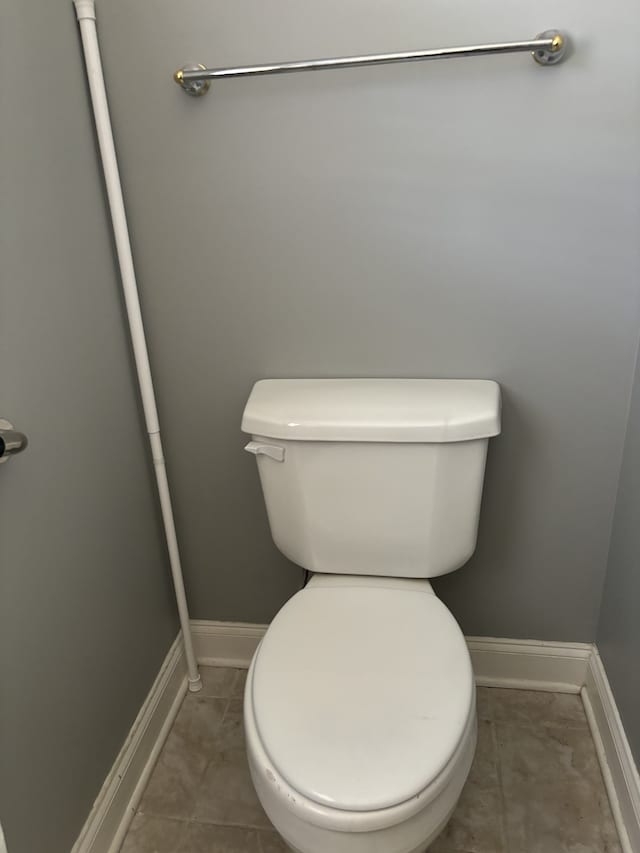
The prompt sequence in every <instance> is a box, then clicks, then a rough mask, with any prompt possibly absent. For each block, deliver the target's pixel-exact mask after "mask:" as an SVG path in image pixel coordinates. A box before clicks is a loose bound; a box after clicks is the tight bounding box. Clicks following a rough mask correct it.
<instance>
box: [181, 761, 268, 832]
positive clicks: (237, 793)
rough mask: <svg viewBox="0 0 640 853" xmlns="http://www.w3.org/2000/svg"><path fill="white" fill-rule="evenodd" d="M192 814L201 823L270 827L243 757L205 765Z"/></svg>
mask: <svg viewBox="0 0 640 853" xmlns="http://www.w3.org/2000/svg"><path fill="white" fill-rule="evenodd" d="M193 817H194V818H195V819H196V820H198V821H202V822H203V823H221V824H234V825H237V826H248V827H257V828H259V829H270V828H271V824H270V822H269V819H268V818H267V816H266V814H265V813H264V811H263V809H262V806H261V805H260V802H259V801H258V797H257V796H256V793H255V791H254V788H253V783H252V781H251V777H250V775H249V768H248V766H247V763H246V759H245V758H244V757H243V759H242V760H234V761H229V762H228V763H217V762H212V763H211V764H210V765H209V766H208V767H207V770H206V772H205V775H204V778H203V779H202V782H201V784H200V789H199V791H198V796H197V798H196V805H195V810H194V813H193Z"/></svg>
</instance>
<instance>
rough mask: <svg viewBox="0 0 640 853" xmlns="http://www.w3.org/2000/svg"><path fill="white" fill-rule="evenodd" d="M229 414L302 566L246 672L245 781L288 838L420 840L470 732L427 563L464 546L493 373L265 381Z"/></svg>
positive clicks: (492, 403)
mask: <svg viewBox="0 0 640 853" xmlns="http://www.w3.org/2000/svg"><path fill="white" fill-rule="evenodd" d="M242 429H243V431H244V432H246V433H249V434H250V435H251V437H252V440H251V442H250V443H249V444H248V445H247V450H249V451H250V452H252V453H254V454H255V455H256V458H257V462H258V470H259V473H260V480H261V482H262V489H263V492H264V498H265V503H266V507H267V513H268V516H269V523H270V526H271V533H272V535H273V539H274V541H275V543H276V545H277V546H278V548H279V549H280V550H281V551H282V553H283V554H285V555H286V556H287V557H289V559H291V560H293V561H294V562H295V563H298V564H299V565H300V566H304V567H305V568H306V569H308V570H309V571H310V572H312V573H313V574H312V576H311V578H310V580H309V582H308V583H307V585H306V586H305V587H304V588H303V589H302V590H301V591H300V592H298V593H296V595H294V596H293V598H292V599H290V600H289V601H288V602H287V604H285V606H284V607H283V608H282V609H281V610H280V612H279V613H278V614H277V616H276V617H275V619H274V620H273V622H272V623H271V625H270V626H269V629H268V630H267V633H266V635H265V637H264V639H263V640H262V642H261V644H260V646H259V648H258V650H257V651H256V654H255V656H254V659H253V662H252V664H251V668H250V670H249V674H248V678H247V687H246V692H245V700H244V714H245V727H246V738H247V753H248V759H249V766H250V770H251V775H252V778H253V782H254V785H255V788H256V791H257V793H258V797H259V798H260V801H261V803H262V805H263V807H264V809H265V811H266V812H267V814H268V816H269V817H270V819H271V821H272V822H273V824H274V826H275V827H276V829H277V830H278V831H279V833H280V834H281V835H282V837H283V838H284V840H285V841H286V843H287V844H288V845H289V846H290V847H291V849H292V850H294V851H298V853H418V851H423V850H426V849H427V847H428V846H429V844H430V843H431V842H432V841H433V839H434V838H435V837H436V836H437V835H438V834H439V833H440V831H441V830H442V828H443V827H444V825H445V823H446V822H447V820H448V818H449V816H450V815H451V812H452V811H453V809H454V807H455V805H456V802H457V800H458V797H459V795H460V792H461V790H462V786H463V785H464V782H465V780H466V778H467V774H468V772H469V768H470V766H471V761H472V758H473V754H474V750H475V744H476V714H475V689H474V680H473V672H472V669H471V661H470V659H469V653H468V651H467V647H466V644H465V641H464V637H463V635H462V632H461V630H460V628H459V627H458V625H457V623H456V621H455V619H454V618H453V616H452V615H451V614H450V613H449V611H448V610H447V608H446V607H445V605H444V604H443V603H442V602H441V601H440V600H439V599H438V598H437V597H436V595H435V594H434V592H433V590H432V588H431V584H430V583H429V581H428V578H431V577H435V576H437V575H441V574H444V573H446V572H451V571H454V570H455V569H457V568H459V567H460V566H461V565H463V563H465V562H466V561H467V560H468V559H469V557H470V556H471V554H472V553H473V551H474V548H475V543H476V532H477V526H478V516H479V511H480V499H481V494H482V483H483V478H484V467H485V459H486V452H487V444H488V439H489V438H490V437H491V436H494V435H497V434H498V433H499V432H500V389H499V386H498V385H497V384H496V383H495V382H489V381H484V380H435V379H433V380H432V379H309V380H304V379H277V380H264V381H261V382H257V383H256V385H255V386H254V388H253V390H252V392H251V396H250V397H249V400H248V402H247V405H246V408H245V412H244V417H243V421H242Z"/></svg>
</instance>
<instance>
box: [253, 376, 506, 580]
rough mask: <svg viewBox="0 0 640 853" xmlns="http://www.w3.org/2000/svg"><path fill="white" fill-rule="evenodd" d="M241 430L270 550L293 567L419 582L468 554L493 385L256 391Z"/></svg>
mask: <svg viewBox="0 0 640 853" xmlns="http://www.w3.org/2000/svg"><path fill="white" fill-rule="evenodd" d="M242 430H243V432H245V433H248V434H250V435H251V436H252V441H251V442H250V443H249V444H248V445H247V448H246V449H247V450H249V451H250V452H252V453H254V454H255V455H256V460H257V463H258V472H259V474H260V481H261V484H262V491H263V493H264V499H265V504H266V508H267V514H268V517H269V524H270V527H271V534H272V536H273V540H274V542H275V544H276V545H277V546H278V548H279V549H280V551H282V553H283V554H284V555H285V556H286V557H288V558H289V559H290V560H293V562H294V563H298V564H299V565H300V566H303V567H304V568H306V569H309V570H310V571H312V572H326V573H335V574H349V575H383V576H386V577H405V578H410V577H411V578H429V577H435V576H437V575H441V574H445V573H446V572H452V571H454V569H457V568H459V567H460V566H461V565H463V564H464V563H465V562H466V561H467V560H468V559H469V557H470V556H471V554H472V553H473V551H474V549H475V544H476V535H477V529H478V519H479V515H480V500H481V496H482V484H483V480H484V469H485V460H486V455H487V444H488V440H489V438H490V437H491V436H494V435H497V434H498V433H499V432H500V388H499V386H498V384H497V383H496V382H491V381H487V380H466V379H446V380H445V379H266V380H262V381H260V382H256V384H255V385H254V387H253V390H252V391H251V395H250V397H249V400H248V401H247V405H246V407H245V411H244V416H243V419H242Z"/></svg>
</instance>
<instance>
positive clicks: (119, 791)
mask: <svg viewBox="0 0 640 853" xmlns="http://www.w3.org/2000/svg"><path fill="white" fill-rule="evenodd" d="M186 691H187V674H186V667H185V662H184V652H183V647H182V635H181V634H178V636H177V637H176V639H175V641H174V643H173V644H172V646H171V648H170V649H169V652H168V654H167V656H166V658H165V659H164V662H163V664H162V667H161V668H160V672H159V673H158V677H157V678H156V680H155V681H154V683H153V686H152V688H151V690H150V691H149V695H148V696H147V698H146V699H145V701H144V704H143V706H142V708H141V709H140V713H139V714H138V716H137V717H136V719H135V722H134V723H133V726H132V727H131V731H130V732H129V735H128V737H127V739H126V741H125V743H124V746H123V747H122V749H121V750H120V754H119V755H118V757H117V758H116V761H115V764H114V765H113V767H112V768H111V771H110V773H109V775H108V776H107V778H106V780H105V783H104V785H103V786H102V788H101V790H100V793H99V794H98V797H97V799H96V801H95V803H94V805H93V808H92V809H91V812H90V814H89V817H88V818H87V821H86V823H85V825H84V827H83V828H82V831H81V832H80V835H79V836H78V839H77V841H76V843H75V844H74V845H73V849H72V851H71V853H117V851H118V850H119V849H120V845H121V844H122V841H123V839H124V836H125V834H126V832H127V829H128V828H129V824H130V823H131V820H132V818H133V815H134V814H135V811H136V808H137V806H138V803H139V801H140V797H141V796H142V792H143V791H144V789H145V786H146V784H147V781H148V779H149V776H150V774H151V771H152V770H153V766H154V764H155V762H156V759H157V757H158V755H159V753H160V750H161V749H162V745H163V743H164V741H165V739H166V737H167V734H168V733H169V729H170V728H171V724H172V723H173V720H174V719H175V716H176V714H177V713H178V710H179V708H180V704H181V703H182V699H183V697H184V695H185V693H186Z"/></svg>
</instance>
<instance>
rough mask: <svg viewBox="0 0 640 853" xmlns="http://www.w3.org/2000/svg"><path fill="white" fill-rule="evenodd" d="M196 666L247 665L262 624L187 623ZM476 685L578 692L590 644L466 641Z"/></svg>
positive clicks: (263, 631) (256, 643)
mask: <svg viewBox="0 0 640 853" xmlns="http://www.w3.org/2000/svg"><path fill="white" fill-rule="evenodd" d="M191 625H192V633H193V644H194V648H195V652H196V657H197V658H198V662H199V663H201V664H203V665H205V666H237V667H244V668H246V667H248V666H249V664H250V663H251V658H252V657H253V654H254V652H255V650H256V649H257V648H258V644H259V642H260V640H261V639H262V637H263V636H264V634H265V631H266V630H267V626H266V625H248V624H244V623H240V622H207V621H205V620H192V622H191ZM467 643H468V644H469V651H470V652H471V659H472V661H473V668H474V671H475V673H476V681H477V683H478V684H480V685H482V686H484V687H515V688H521V689H529V690H552V691H555V692H562V693H579V692H580V688H581V687H582V685H583V684H584V682H585V677H586V673H587V662H588V660H589V655H590V654H591V646H589V645H586V644H580V643H546V642H541V641H539V640H501V639H495V638H493V637H468V638H467Z"/></svg>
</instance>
